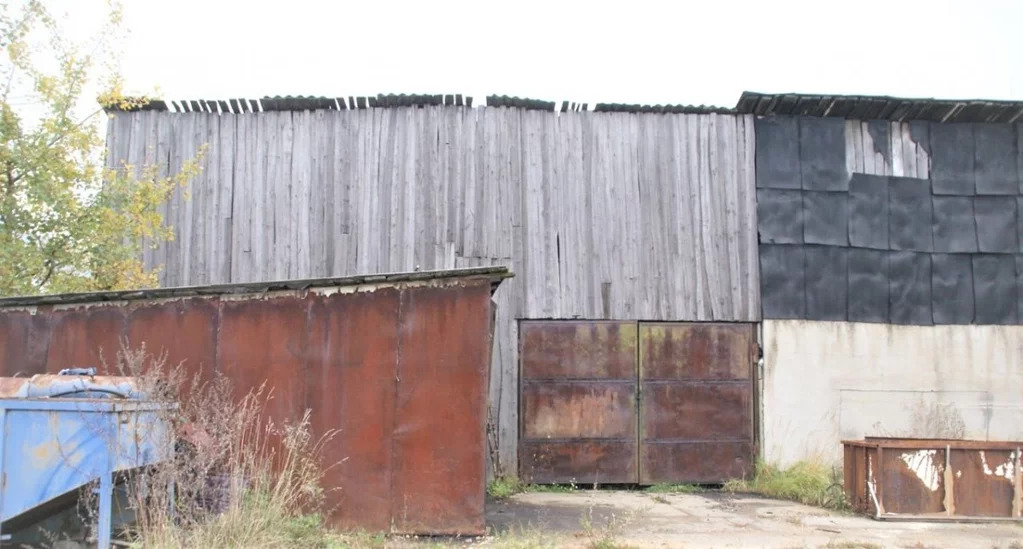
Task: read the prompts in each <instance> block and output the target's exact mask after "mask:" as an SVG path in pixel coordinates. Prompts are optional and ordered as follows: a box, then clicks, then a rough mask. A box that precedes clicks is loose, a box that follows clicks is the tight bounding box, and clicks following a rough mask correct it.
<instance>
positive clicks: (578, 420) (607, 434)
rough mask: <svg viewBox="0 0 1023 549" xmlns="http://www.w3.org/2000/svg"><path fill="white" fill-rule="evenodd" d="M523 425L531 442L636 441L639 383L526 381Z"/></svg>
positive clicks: (523, 385) (523, 388) (524, 431)
mask: <svg viewBox="0 0 1023 549" xmlns="http://www.w3.org/2000/svg"><path fill="white" fill-rule="evenodd" d="M521 398H522V408H523V409H524V410H529V412H530V413H529V416H528V417H527V419H526V421H525V422H523V424H522V435H523V436H524V437H526V438H528V439H551V438H632V437H635V436H636V382H635V381H604V382H600V383H579V382H571V381H569V382H557V381H553V382H552V381H534V380H525V381H524V382H523V384H522V397H521Z"/></svg>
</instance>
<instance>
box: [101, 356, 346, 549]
mask: <svg viewBox="0 0 1023 549" xmlns="http://www.w3.org/2000/svg"><path fill="white" fill-rule="evenodd" d="M111 369H113V370H115V371H117V372H119V373H121V374H122V375H130V376H133V377H135V378H136V380H137V383H138V385H139V388H140V389H141V390H142V391H143V392H144V393H145V394H146V395H147V398H148V399H149V400H153V401H157V402H163V403H165V404H166V406H164V407H163V409H162V411H161V412H159V414H160V417H159V420H160V424H162V425H165V426H167V428H168V429H167V430H162V429H152V428H151V427H149V426H147V425H138V426H135V430H136V431H137V433H138V435H137V436H151V437H153V438H152V439H151V440H150V443H151V445H152V446H153V447H155V448H157V449H159V451H160V452H161V453H162V454H163V455H165V456H167V457H168V458H169V459H166V460H164V461H162V462H160V463H159V464H157V465H155V466H152V467H149V468H147V469H144V470H142V471H139V472H136V473H135V474H133V475H132V476H131V477H129V478H128V479H127V484H126V488H127V493H128V504H129V506H130V507H131V509H132V510H133V511H134V514H135V518H136V521H135V524H134V525H133V526H132V527H131V528H130V529H129V530H126V531H124V532H122V533H121V537H122V539H124V540H125V541H127V542H129V543H131V544H133V545H135V546H137V547H145V548H147V549H149V548H157V549H163V548H166V549H184V548H193V547H194V548H199V547H246V548H264V547H266V548H269V547H298V548H309V549H318V548H329V547H344V546H345V545H341V544H338V543H335V542H336V541H337V540H338V538H337V537H336V535H335V534H334V533H332V532H331V531H330V530H329V529H328V528H327V527H326V525H325V524H324V522H323V520H322V518H321V514H320V513H321V512H322V511H324V509H322V507H321V506H322V504H323V495H324V494H323V489H322V488H321V484H320V481H321V479H322V476H323V471H324V469H323V468H322V467H321V465H320V456H321V449H322V447H323V444H324V443H326V442H328V441H329V440H330V437H331V436H333V435H332V433H328V434H327V435H326V436H325V437H322V438H314V437H313V436H312V434H311V428H310V423H309V411H308V410H307V411H306V412H305V414H304V415H303V416H301V417H300V418H297V419H296V420H294V421H289V422H285V423H283V424H281V423H276V422H274V421H273V420H272V419H270V414H269V413H268V411H267V404H268V403H269V402H270V401H271V400H272V398H273V395H272V391H269V390H266V389H264V388H259V389H256V390H253V391H251V392H249V393H247V394H245V396H244V397H242V398H241V400H240V401H239V400H237V398H236V396H235V395H236V394H238V393H237V392H236V391H235V387H234V386H233V384H232V383H231V382H230V381H229V380H228V379H227V378H226V377H224V376H223V375H220V374H216V373H215V374H213V375H211V376H207V377H206V378H203V377H201V376H194V377H189V376H187V375H186V374H185V373H184V370H183V369H182V367H181V366H180V365H178V366H174V367H168V366H167V365H166V361H165V356H159V357H153V356H151V355H149V354H147V352H146V350H145V346H142V347H140V348H138V349H131V348H128V347H127V344H126V343H125V344H122V349H121V351H120V352H118V354H117V363H116V365H115V367H114V368H109V367H108V370H111ZM147 427H149V428H147ZM170 487H173V489H170Z"/></svg>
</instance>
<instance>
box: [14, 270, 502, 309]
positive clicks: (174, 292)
mask: <svg viewBox="0 0 1023 549" xmlns="http://www.w3.org/2000/svg"><path fill="white" fill-rule="evenodd" d="M514 276H515V274H514V273H512V272H511V270H509V269H508V267H507V266H503V265H498V266H491V267H469V268H463V269H448V270H436V271H412V272H398V273H378V274H367V275H354V276H345V277H324V278H304V279H294V280H274V281H268V282H243V283H234V284H211V285H206V286H177V287H172V288H152V289H148V290H118V291H103V292H84V293H74V294H48V295H37V296H14V297H4V298H0V309H2V308H6V307H32V306H38V305H65V304H73V303H94V302H104V301H135V300H144V299H166V298H177V297H201V296H216V295H231V294H248V293H265V292H273V291H280V290H306V289H310V288H326V287H335V286H359V285H364V284H399V283H403V282H418V281H428V280H441V279H456V278H480V277H485V278H489V279H490V281H491V289H490V291H491V292H494V291H495V290H496V289H497V286H498V285H499V284H500V283H501V281H502V280H504V279H506V278H512V277H514Z"/></svg>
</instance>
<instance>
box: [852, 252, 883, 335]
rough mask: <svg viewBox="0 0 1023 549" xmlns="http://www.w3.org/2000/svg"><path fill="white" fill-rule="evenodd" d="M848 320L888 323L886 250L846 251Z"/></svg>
mask: <svg viewBox="0 0 1023 549" xmlns="http://www.w3.org/2000/svg"><path fill="white" fill-rule="evenodd" d="M847 253H848V264H849V294H848V302H849V305H848V307H849V312H848V317H849V321H851V322H888V253H887V252H882V251H879V250H862V249H856V248H850V249H849V250H848V252H847Z"/></svg>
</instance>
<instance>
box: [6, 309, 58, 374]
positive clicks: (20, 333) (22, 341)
mask: <svg viewBox="0 0 1023 549" xmlns="http://www.w3.org/2000/svg"><path fill="white" fill-rule="evenodd" d="M43 309H44V311H46V310H47V308H43ZM51 321H52V317H51V316H50V315H48V314H45V312H44V314H34V313H33V312H29V311H25V310H14V311H11V312H9V313H6V314H2V315H0V375H4V376H26V375H33V374H42V373H45V372H46V355H47V347H48V346H49V342H50V325H51V324H50V322H51Z"/></svg>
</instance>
